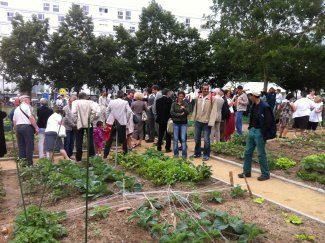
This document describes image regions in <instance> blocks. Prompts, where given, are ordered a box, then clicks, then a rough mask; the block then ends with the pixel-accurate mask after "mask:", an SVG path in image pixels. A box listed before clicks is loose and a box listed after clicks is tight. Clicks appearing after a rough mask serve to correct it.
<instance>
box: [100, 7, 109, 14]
mask: <svg viewBox="0 0 325 243" xmlns="http://www.w3.org/2000/svg"><path fill="white" fill-rule="evenodd" d="M99 12H100V13H108V8H104V7H102V8H99Z"/></svg>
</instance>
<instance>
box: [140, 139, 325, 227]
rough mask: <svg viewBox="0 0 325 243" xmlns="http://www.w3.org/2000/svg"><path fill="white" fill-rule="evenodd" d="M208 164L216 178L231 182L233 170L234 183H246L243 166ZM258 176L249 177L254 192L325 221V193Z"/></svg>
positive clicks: (191, 146) (221, 163)
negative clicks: (260, 178)
mask: <svg viewBox="0 0 325 243" xmlns="http://www.w3.org/2000/svg"><path fill="white" fill-rule="evenodd" d="M150 146H151V144H149V145H148V144H145V143H144V144H143V147H141V148H140V149H138V150H139V151H144V149H145V148H146V147H150ZM193 150H194V142H193V141H191V142H189V143H188V154H189V155H191V154H193V152H192V151H193ZM169 155H170V156H172V153H169ZM193 162H194V164H196V165H199V164H201V163H202V159H194V161H193ZM207 164H208V165H210V166H212V170H213V176H215V177H216V178H218V179H221V180H224V181H227V182H229V171H232V172H233V174H234V183H235V184H240V185H244V184H245V181H244V179H240V178H238V177H237V174H238V173H241V172H242V168H241V167H238V166H236V165H232V164H229V163H226V162H223V161H220V160H216V159H213V158H210V160H209V161H207ZM258 176H260V174H259V173H256V172H252V177H251V178H247V179H248V184H249V185H250V187H251V189H252V192H253V193H255V194H257V195H259V196H261V197H263V198H266V199H268V200H271V201H274V202H276V203H278V204H282V205H284V206H286V207H289V208H291V209H293V210H296V211H299V212H301V213H303V214H306V215H309V216H311V217H314V218H316V219H319V220H321V221H323V222H324V223H325V194H323V193H320V192H316V191H314V190H311V189H308V188H304V187H301V186H298V185H295V184H292V183H289V182H285V181H283V180H280V179H277V178H271V179H270V180H268V181H263V182H260V181H257V179H256V178H257V177H258ZM245 187H246V186H245Z"/></svg>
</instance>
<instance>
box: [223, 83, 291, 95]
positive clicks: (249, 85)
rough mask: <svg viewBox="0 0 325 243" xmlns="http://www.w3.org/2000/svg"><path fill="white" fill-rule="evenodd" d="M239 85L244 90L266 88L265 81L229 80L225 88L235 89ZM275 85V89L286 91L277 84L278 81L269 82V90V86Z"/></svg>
mask: <svg viewBox="0 0 325 243" xmlns="http://www.w3.org/2000/svg"><path fill="white" fill-rule="evenodd" d="M238 85H241V86H243V88H244V90H246V91H248V90H260V91H262V90H263V89H264V83H263V82H228V83H227V84H226V85H225V86H223V89H234V88H236V87H237V86H238ZM271 87H273V88H274V89H275V90H277V89H281V93H285V92H286V90H285V89H283V88H282V87H280V86H279V85H277V84H276V83H268V85H267V90H269V88H271Z"/></svg>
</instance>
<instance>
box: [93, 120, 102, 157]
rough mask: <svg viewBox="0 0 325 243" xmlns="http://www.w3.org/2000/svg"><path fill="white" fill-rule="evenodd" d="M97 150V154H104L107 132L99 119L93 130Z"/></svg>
mask: <svg viewBox="0 0 325 243" xmlns="http://www.w3.org/2000/svg"><path fill="white" fill-rule="evenodd" d="M93 136H94V143H95V152H96V154H97V155H99V156H102V150H103V142H104V141H105V132H104V130H103V122H102V121H98V122H97V123H96V127H95V128H94V131H93Z"/></svg>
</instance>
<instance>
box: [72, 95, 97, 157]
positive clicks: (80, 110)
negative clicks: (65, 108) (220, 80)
mask: <svg viewBox="0 0 325 243" xmlns="http://www.w3.org/2000/svg"><path fill="white" fill-rule="evenodd" d="M78 98H79V99H78V100H75V101H73V102H72V107H71V113H72V116H73V119H74V122H75V123H76V125H77V131H76V150H77V151H76V161H77V162H80V161H81V159H82V143H83V137H84V133H85V131H86V132H88V118H89V117H90V124H89V126H90V128H89V129H90V136H89V148H88V149H89V155H90V156H94V155H95V148H94V143H93V136H92V135H93V126H92V122H93V120H94V119H96V118H97V117H98V116H99V114H100V107H99V105H98V104H97V103H96V102H94V101H92V100H88V96H87V94H86V93H84V92H80V93H79V96H78Z"/></svg>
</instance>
